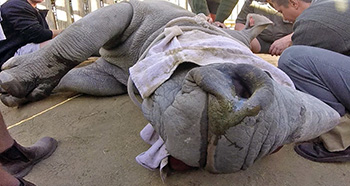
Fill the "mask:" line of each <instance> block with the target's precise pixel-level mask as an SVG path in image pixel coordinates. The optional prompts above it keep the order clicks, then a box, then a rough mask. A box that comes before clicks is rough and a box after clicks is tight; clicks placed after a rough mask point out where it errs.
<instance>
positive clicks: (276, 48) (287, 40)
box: [269, 34, 292, 56]
mask: <svg viewBox="0 0 350 186" xmlns="http://www.w3.org/2000/svg"><path fill="white" fill-rule="evenodd" d="M291 45H292V34H289V35H287V36H284V37H282V38H280V39H278V40H276V41H275V42H273V43H272V45H271V46H270V49H269V53H270V54H271V55H273V56H274V55H276V56H279V55H281V54H282V52H283V51H284V50H285V49H286V48H288V47H289V46H291Z"/></svg>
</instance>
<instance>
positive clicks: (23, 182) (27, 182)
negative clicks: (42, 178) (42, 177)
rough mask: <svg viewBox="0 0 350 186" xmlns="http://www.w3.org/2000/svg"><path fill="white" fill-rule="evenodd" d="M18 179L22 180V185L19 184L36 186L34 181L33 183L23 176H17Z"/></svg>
mask: <svg viewBox="0 0 350 186" xmlns="http://www.w3.org/2000/svg"><path fill="white" fill-rule="evenodd" d="M17 179H18V181H19V182H20V185H19V186H35V184H34V183H31V182H29V181H27V180H25V179H23V178H17Z"/></svg>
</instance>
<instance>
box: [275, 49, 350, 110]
mask: <svg viewBox="0 0 350 186" xmlns="http://www.w3.org/2000/svg"><path fill="white" fill-rule="evenodd" d="M349 67H350V57H348V56H345V55H342V54H339V53H336V52H332V51H329V50H325V49H321V48H315V47H308V46H292V47H290V48H288V49H287V50H286V51H285V52H283V54H282V55H281V57H280V58H279V61H278V68H280V69H282V70H283V71H284V72H285V73H286V74H288V75H289V77H290V78H291V79H292V81H293V82H294V84H295V87H296V88H297V89H298V90H300V91H302V92H306V93H308V94H311V95H313V96H315V97H317V98H318V99H320V100H322V101H323V102H325V103H327V104H328V105H329V106H331V107H332V108H334V109H335V110H336V111H338V113H339V114H340V115H341V116H344V114H345V113H346V111H349V110H350V99H349V95H350V68H349Z"/></svg>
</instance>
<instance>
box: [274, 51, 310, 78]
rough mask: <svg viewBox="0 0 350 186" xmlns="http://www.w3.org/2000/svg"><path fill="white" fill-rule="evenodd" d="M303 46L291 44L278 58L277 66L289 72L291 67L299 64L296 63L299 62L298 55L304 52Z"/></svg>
mask: <svg viewBox="0 0 350 186" xmlns="http://www.w3.org/2000/svg"><path fill="white" fill-rule="evenodd" d="M304 47H305V46H291V47H288V48H287V49H286V50H284V51H283V53H282V54H281V56H280V58H279V59H278V68H279V69H281V70H282V71H284V72H285V73H287V74H289V73H290V71H291V70H292V69H291V68H292V67H296V66H300V65H298V63H301V59H300V58H299V59H298V57H300V55H301V54H303V53H304V52H305V49H304Z"/></svg>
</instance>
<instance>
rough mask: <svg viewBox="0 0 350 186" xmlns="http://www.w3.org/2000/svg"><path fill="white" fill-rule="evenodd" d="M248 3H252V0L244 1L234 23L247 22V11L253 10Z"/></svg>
mask: <svg viewBox="0 0 350 186" xmlns="http://www.w3.org/2000/svg"><path fill="white" fill-rule="evenodd" d="M250 4H252V0H246V1H245V2H244V5H243V7H242V9H241V11H240V12H239V14H238V16H237V19H236V23H242V24H245V23H246V22H247V15H248V14H249V13H253V12H254V8H253V7H251V6H250Z"/></svg>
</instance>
